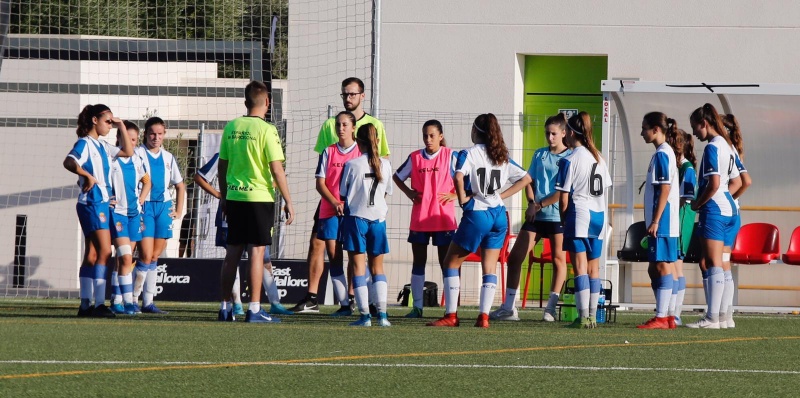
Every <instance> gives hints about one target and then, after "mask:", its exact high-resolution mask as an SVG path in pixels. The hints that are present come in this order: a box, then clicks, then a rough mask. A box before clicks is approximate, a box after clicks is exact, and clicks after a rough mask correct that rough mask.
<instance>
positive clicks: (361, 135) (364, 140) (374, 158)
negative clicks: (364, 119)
mask: <svg viewBox="0 0 800 398" xmlns="http://www.w3.org/2000/svg"><path fill="white" fill-rule="evenodd" d="M356 141H358V142H359V143H361V144H363V145H364V146H365V147H366V148H367V150H366V151H361V152H362V153H364V154H366V155H367V156H369V167H371V168H372V172H373V173H375V178H376V179H377V181H378V182H381V181H383V175H382V174H381V157H380V154H379V153H378V130H376V129H375V126H373V125H372V123H367V124H365V125H363V126H361V127H359V128H358V132H357V133H356Z"/></svg>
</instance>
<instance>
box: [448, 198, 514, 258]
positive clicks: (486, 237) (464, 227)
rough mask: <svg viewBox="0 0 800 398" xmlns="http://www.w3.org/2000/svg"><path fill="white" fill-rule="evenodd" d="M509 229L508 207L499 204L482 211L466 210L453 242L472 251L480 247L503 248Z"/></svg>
mask: <svg viewBox="0 0 800 398" xmlns="http://www.w3.org/2000/svg"><path fill="white" fill-rule="evenodd" d="M507 230H508V219H507V218H506V208H505V207H504V206H497V207H493V208H491V209H486V210H482V211H474V210H464V215H463V216H462V217H461V223H460V224H459V225H458V230H456V234H455V235H454V236H453V243H455V244H457V245H458V246H460V247H461V248H463V249H464V250H466V251H469V252H471V253H474V252H476V251H477V250H478V248H479V247H480V248H483V249H502V248H503V242H505V239H506V231H507Z"/></svg>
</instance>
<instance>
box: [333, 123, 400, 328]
mask: <svg viewBox="0 0 800 398" xmlns="http://www.w3.org/2000/svg"><path fill="white" fill-rule="evenodd" d="M356 143H357V144H358V149H359V150H360V151H361V153H362V155H361V156H359V157H357V158H355V159H352V160H348V161H347V162H346V163H345V164H344V170H343V171H342V177H341V180H340V181H339V195H340V196H341V198H342V200H343V201H344V209H343V212H344V219H343V220H342V223H341V225H340V227H339V234H340V237H339V239H341V241H342V249H344V250H346V251H347V255H348V257H349V259H350V262H351V263H353V264H354V267H353V268H354V272H353V290H354V293H355V300H356V305H357V306H358V310H359V311H360V312H361V317H360V318H359V319H358V320H357V321H355V322H353V323H351V324H350V325H351V326H372V317H371V316H370V313H369V290H368V288H367V262H368V263H369V267H370V272H371V273H372V286H373V288H374V290H375V296H376V299H377V303H375V305H376V307H377V309H378V324H379V325H380V326H391V323H389V319H388V316H387V314H386V304H387V300H388V284H387V281H386V274H385V272H384V271H383V255H384V254H386V253H389V241H388V240H387V238H386V213H388V212H389V206H388V205H387V204H386V199H385V196H386V195H391V194H392V184H391V182H390V177H389V176H390V175H392V165H391V164H390V163H389V161H388V160H386V159H383V158H381V157H380V155H379V152H378V133H377V130H376V129H375V126H373V125H372V124H365V125H363V126H361V127H359V128H358V132H356Z"/></svg>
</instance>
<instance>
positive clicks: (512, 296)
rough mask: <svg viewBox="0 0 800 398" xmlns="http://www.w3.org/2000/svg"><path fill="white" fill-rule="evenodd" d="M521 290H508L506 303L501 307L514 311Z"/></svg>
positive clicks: (508, 288)
mask: <svg viewBox="0 0 800 398" xmlns="http://www.w3.org/2000/svg"><path fill="white" fill-rule="evenodd" d="M518 295H519V289H512V288H510V287H507V288H506V302H505V303H503V305H501V307H502V308H503V309H504V310H508V311H512V310H514V307H516V306H517V296H518Z"/></svg>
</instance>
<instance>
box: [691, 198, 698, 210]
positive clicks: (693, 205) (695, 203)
mask: <svg viewBox="0 0 800 398" xmlns="http://www.w3.org/2000/svg"><path fill="white" fill-rule="evenodd" d="M691 204H692V210H694V211H697V210H700V206H698V205H697V201H696V200H692V201H691Z"/></svg>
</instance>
